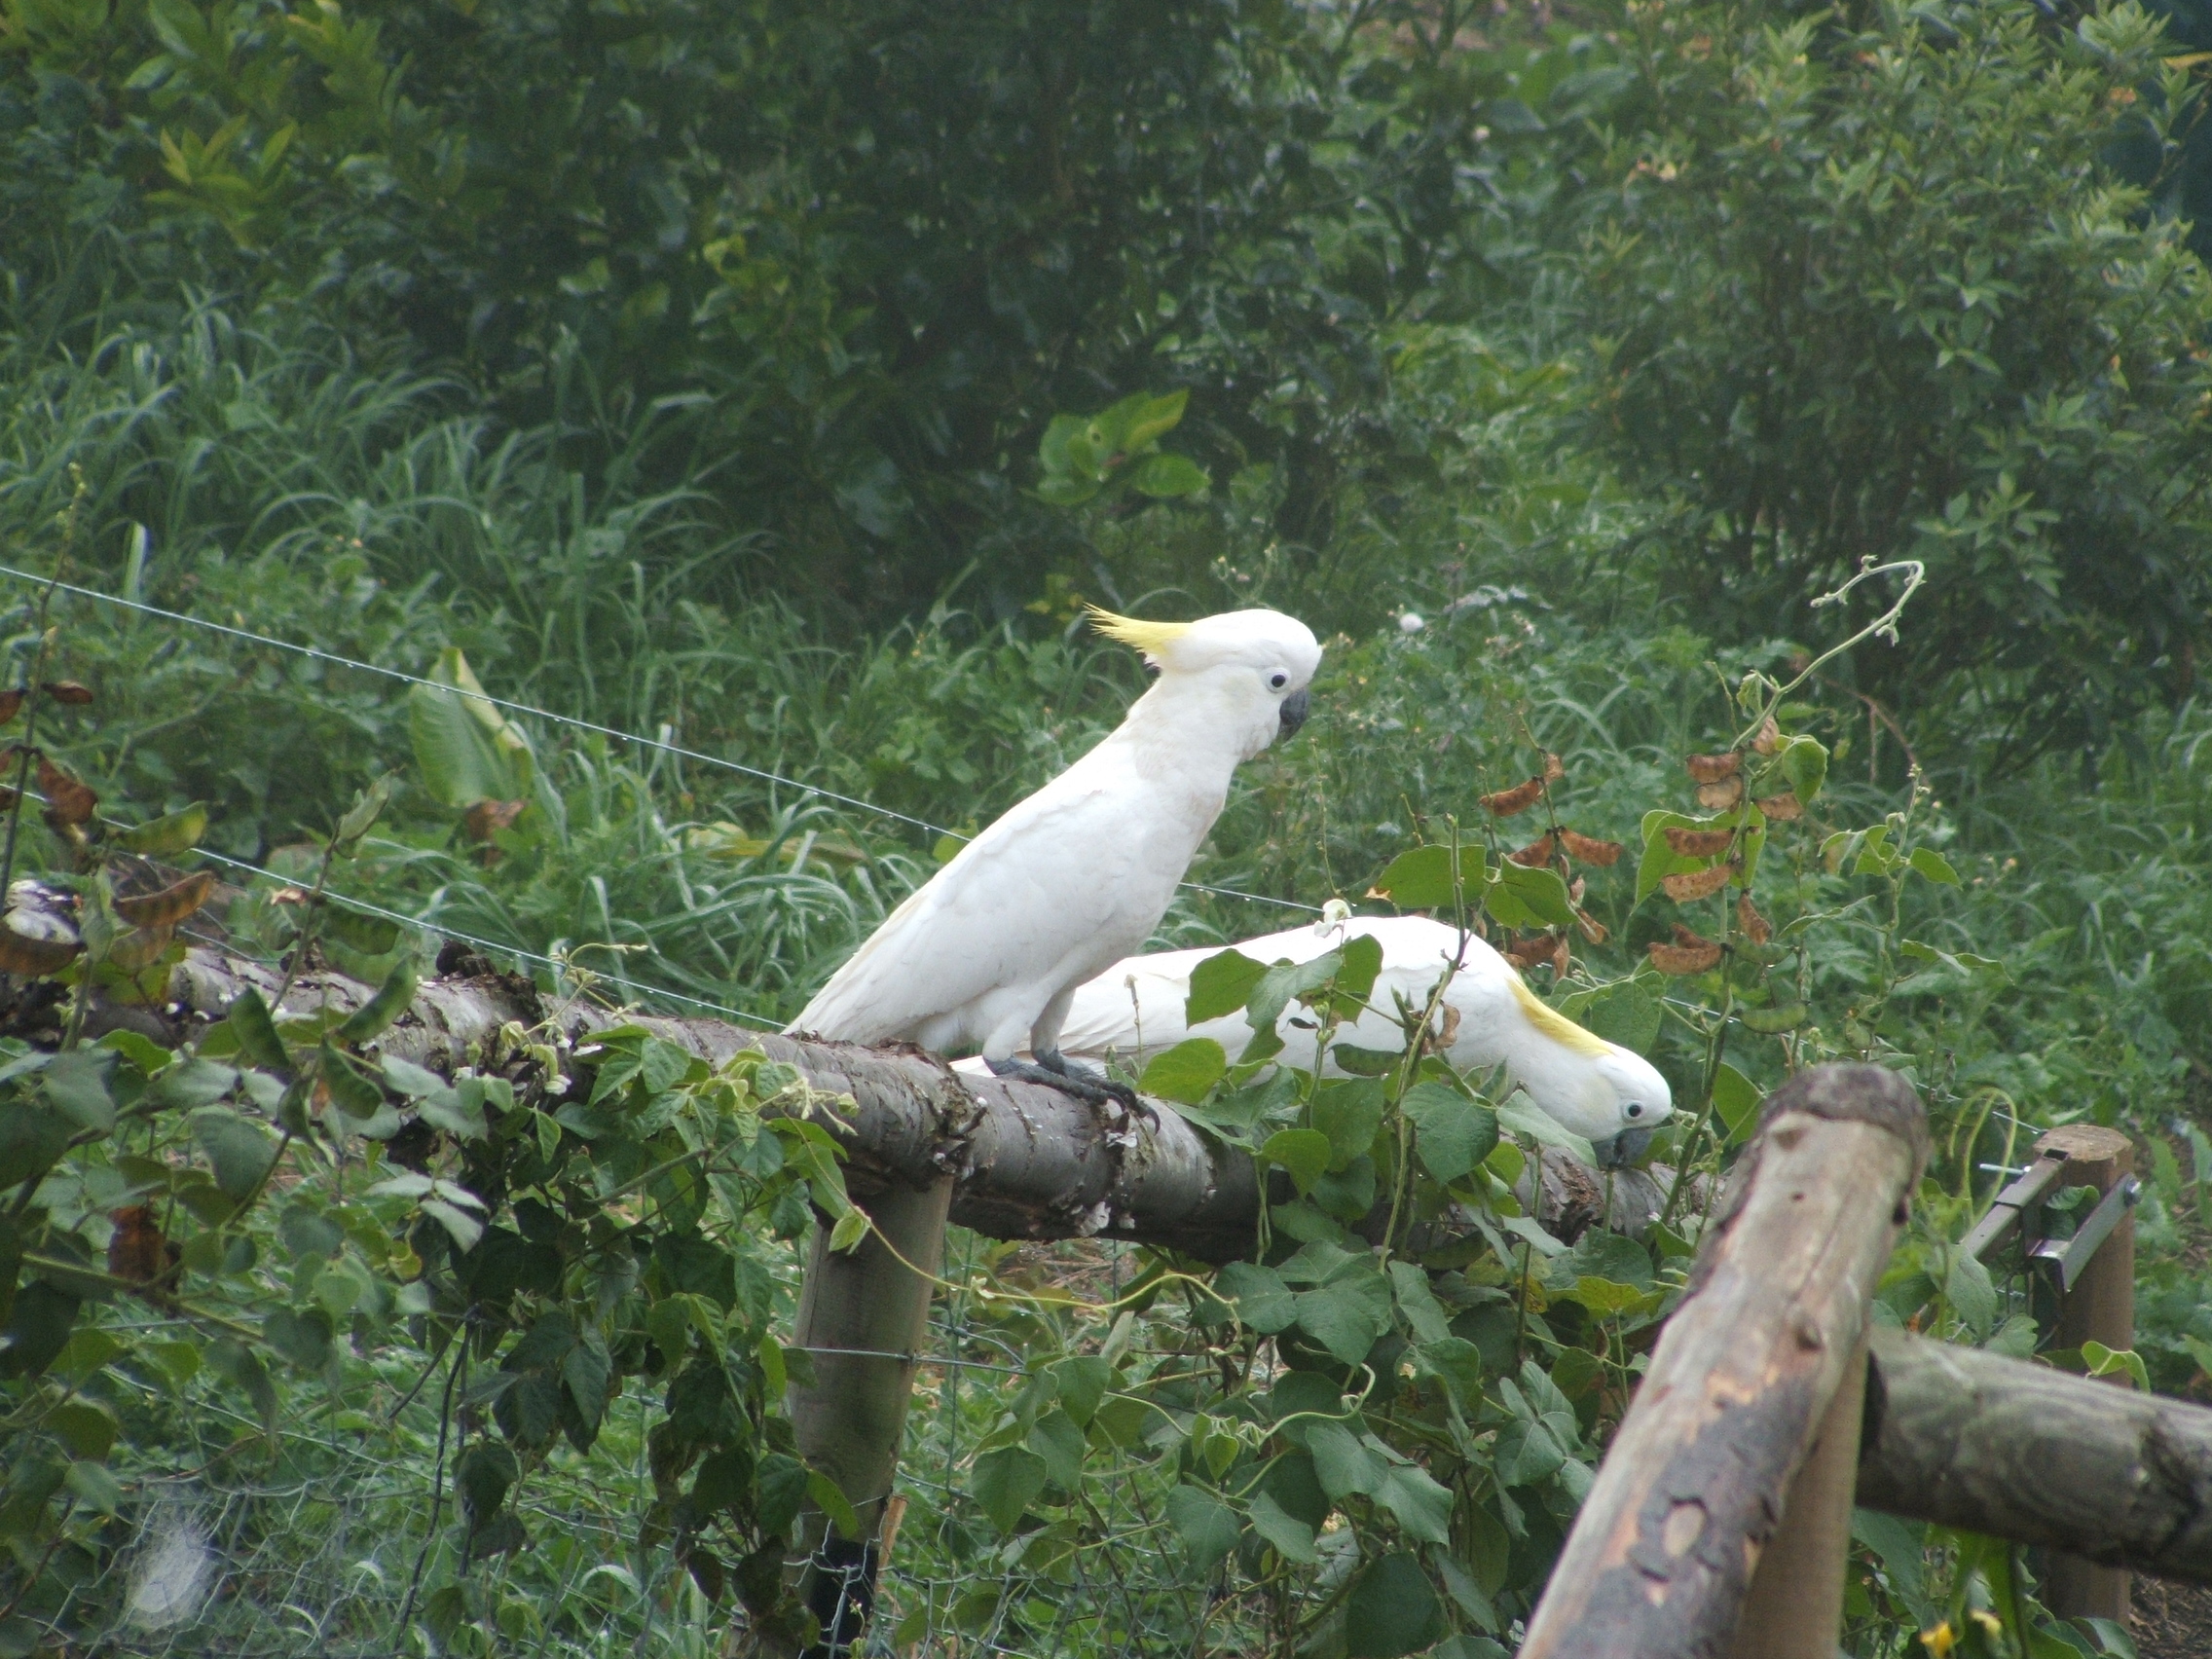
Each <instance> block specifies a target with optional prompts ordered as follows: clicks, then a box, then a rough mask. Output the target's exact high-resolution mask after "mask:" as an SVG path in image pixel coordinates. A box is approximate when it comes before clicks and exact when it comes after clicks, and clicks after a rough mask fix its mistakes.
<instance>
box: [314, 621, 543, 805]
mask: <svg viewBox="0 0 2212 1659" xmlns="http://www.w3.org/2000/svg"><path fill="white" fill-rule="evenodd" d="M430 678H431V679H432V680H435V681H437V682H439V683H438V684H435V685H417V686H414V687H413V688H411V689H410V690H409V692H408V694H407V725H408V733H409V736H410V738H411V739H412V740H413V743H414V748H415V763H416V765H417V766H419V767H420V768H421V769H422V772H423V782H424V787H425V788H426V789H427V790H428V791H429V793H430V794H431V796H432V798H434V799H436V800H437V801H439V802H440V803H441V804H443V805H446V806H449V807H456V808H459V807H467V806H473V805H475V804H476V802H478V801H480V800H521V799H523V798H525V797H526V796H527V795H528V794H529V793H530V789H531V781H532V777H533V775H534V762H533V757H532V754H531V748H530V740H529V739H528V738H527V737H525V736H524V735H523V732H522V728H521V727H519V726H517V725H516V724H515V723H514V722H513V721H512V720H510V719H507V718H506V716H505V715H503V714H501V713H500V712H499V710H498V706H497V705H495V704H494V703H492V702H491V701H489V700H488V699H487V698H486V697H485V695H484V687H483V686H482V685H481V684H479V683H478V682H477V680H476V676H475V674H474V672H473V671H472V670H471V669H470V668H469V666H468V659H467V658H466V657H464V656H462V655H461V651H460V650H459V649H458V648H457V647H455V646H452V645H448V646H447V647H446V648H445V649H444V650H443V651H442V652H440V653H439V655H438V660H437V663H436V665H435V666H434V667H433V668H432V669H431V670H430ZM343 834H344V831H343V830H341V835H342V836H343Z"/></svg>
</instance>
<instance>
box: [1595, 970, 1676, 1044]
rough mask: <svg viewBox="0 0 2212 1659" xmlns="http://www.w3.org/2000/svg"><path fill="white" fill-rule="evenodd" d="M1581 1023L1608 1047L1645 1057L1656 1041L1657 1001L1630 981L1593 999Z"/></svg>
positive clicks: (1657, 1026) (1657, 1034) (1657, 1023)
mask: <svg viewBox="0 0 2212 1659" xmlns="http://www.w3.org/2000/svg"><path fill="white" fill-rule="evenodd" d="M1582 1022H1583V1023H1584V1024H1585V1025H1587V1026H1589V1027H1590V1029H1591V1030H1592V1031H1594V1032H1596V1033H1597V1034H1598V1035H1599V1036H1601V1037H1603V1038H1604V1040H1605V1041H1606V1042H1608V1043H1618V1044H1619V1045H1620V1046H1621V1047H1622V1048H1624V1049H1632V1050H1634V1051H1636V1052H1637V1053H1640V1054H1648V1053H1650V1052H1651V1045H1652V1044H1654V1043H1656V1042H1657V1041H1658V1040H1659V1023H1660V1009H1659V999H1658V998H1657V997H1655V996H1653V995H1652V994H1651V993H1650V992H1649V991H1647V990H1645V989H1644V988H1643V987H1642V986H1641V984H1639V983H1637V982H1636V981H1635V980H1633V979H1631V980H1628V981H1626V982H1625V983H1622V984H1619V985H1615V986H1614V987H1613V988H1612V989H1611V990H1609V991H1606V992H1604V993H1602V994H1601V995H1599V996H1597V997H1595V998H1593V999H1592V1000H1591V1002H1590V1003H1589V1005H1588V1006H1587V1007H1586V1008H1585V1009H1584V1010H1583V1012H1582Z"/></svg>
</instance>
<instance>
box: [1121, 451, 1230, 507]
mask: <svg viewBox="0 0 2212 1659" xmlns="http://www.w3.org/2000/svg"><path fill="white" fill-rule="evenodd" d="M1212 484H1213V480H1212V479H1210V478H1208V477H1207V476H1206V475H1205V470H1204V468H1202V467H1200V466H1199V465H1198V462H1197V461H1187V460H1185V459H1184V458H1183V457H1182V456H1179V455H1152V456H1147V457H1145V459H1144V460H1142V461H1138V462H1137V464H1136V466H1135V467H1134V469H1132V470H1131V471H1130V473H1129V487H1130V488H1131V489H1133V490H1135V491H1136V492H1137V493H1138V494H1139V495H1141V496H1151V497H1153V498H1155V499H1159V500H1167V499H1172V498H1175V497H1179V496H1202V495H1204V494H1205V492H1206V491H1207V490H1208V489H1209V488H1210V487H1211V486H1212Z"/></svg>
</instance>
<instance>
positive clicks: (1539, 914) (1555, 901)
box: [1483, 859, 1575, 928]
mask: <svg viewBox="0 0 2212 1659" xmlns="http://www.w3.org/2000/svg"><path fill="white" fill-rule="evenodd" d="M1500 895H1510V896H1511V899H1512V902H1513V903H1514V904H1515V905H1517V906H1518V907H1519V909H1518V913H1517V914H1516V915H1515V916H1514V917H1513V918H1512V919H1511V920H1510V921H1508V919H1507V918H1506V917H1505V916H1504V915H1502V914H1500V913H1499V908H1498V905H1499V903H1500V900H1499V896H1500ZM1483 904H1484V907H1485V908H1487V909H1489V910H1490V911H1491V913H1492V914H1493V915H1496V916H1497V917H1498V919H1499V920H1500V921H1506V922H1507V925H1508V926H1513V927H1530V926H1539V925H1540V926H1543V927H1554V928H1570V927H1572V926H1574V923H1575V914H1574V901H1573V900H1571V899H1569V898H1568V897H1567V883H1566V882H1564V881H1562V880H1561V879H1560V876H1559V871H1557V870H1554V869H1530V868H1529V867H1528V866H1525V865H1517V864H1515V863H1513V862H1512V860H1510V859H1508V860H1507V861H1506V862H1505V863H1503V864H1501V865H1499V866H1497V870H1496V875H1495V879H1494V880H1493V882H1492V884H1491V887H1490V889H1489V891H1488V892H1487V893H1485V894H1484V896H1483ZM1524 916H1526V917H1532V918H1533V920H1532V921H1525V920H1522V919H1521V918H1522V917H1524Z"/></svg>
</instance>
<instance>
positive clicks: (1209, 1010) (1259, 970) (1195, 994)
mask: <svg viewBox="0 0 2212 1659" xmlns="http://www.w3.org/2000/svg"><path fill="white" fill-rule="evenodd" d="M1267 972H1268V970H1267V968H1266V967H1265V966H1264V965H1263V964H1261V963H1258V962H1255V961H1253V960H1252V959H1251V958H1250V957H1249V956H1246V955H1244V954H1243V953H1242V952H1240V951H1235V950H1224V951H1221V952H1219V953H1217V954H1216V955H1213V956H1209V957H1207V958H1206V959H1205V960H1204V961H1202V962H1200V963H1199V964H1198V966H1197V967H1196V968H1194V969H1192V970H1191V989H1190V992H1189V994H1188V995H1187V996H1186V997H1185V998H1184V1000H1183V1019H1184V1022H1185V1023H1186V1024H1189V1025H1202V1024H1204V1023H1205V1022H1206V1021H1207V1020H1209V1019H1219V1018H1221V1017H1222V1015H1224V1014H1235V1012H1236V1011H1237V1010H1238V1009H1240V1008H1242V1007H1243V1006H1244V1003H1245V1000H1246V999H1247V998H1248V997H1250V996H1251V994H1252V991H1253V989H1254V987H1256V986H1257V985H1258V984H1259V982H1260V980H1261V979H1262V978H1263V977H1266V975H1267Z"/></svg>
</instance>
